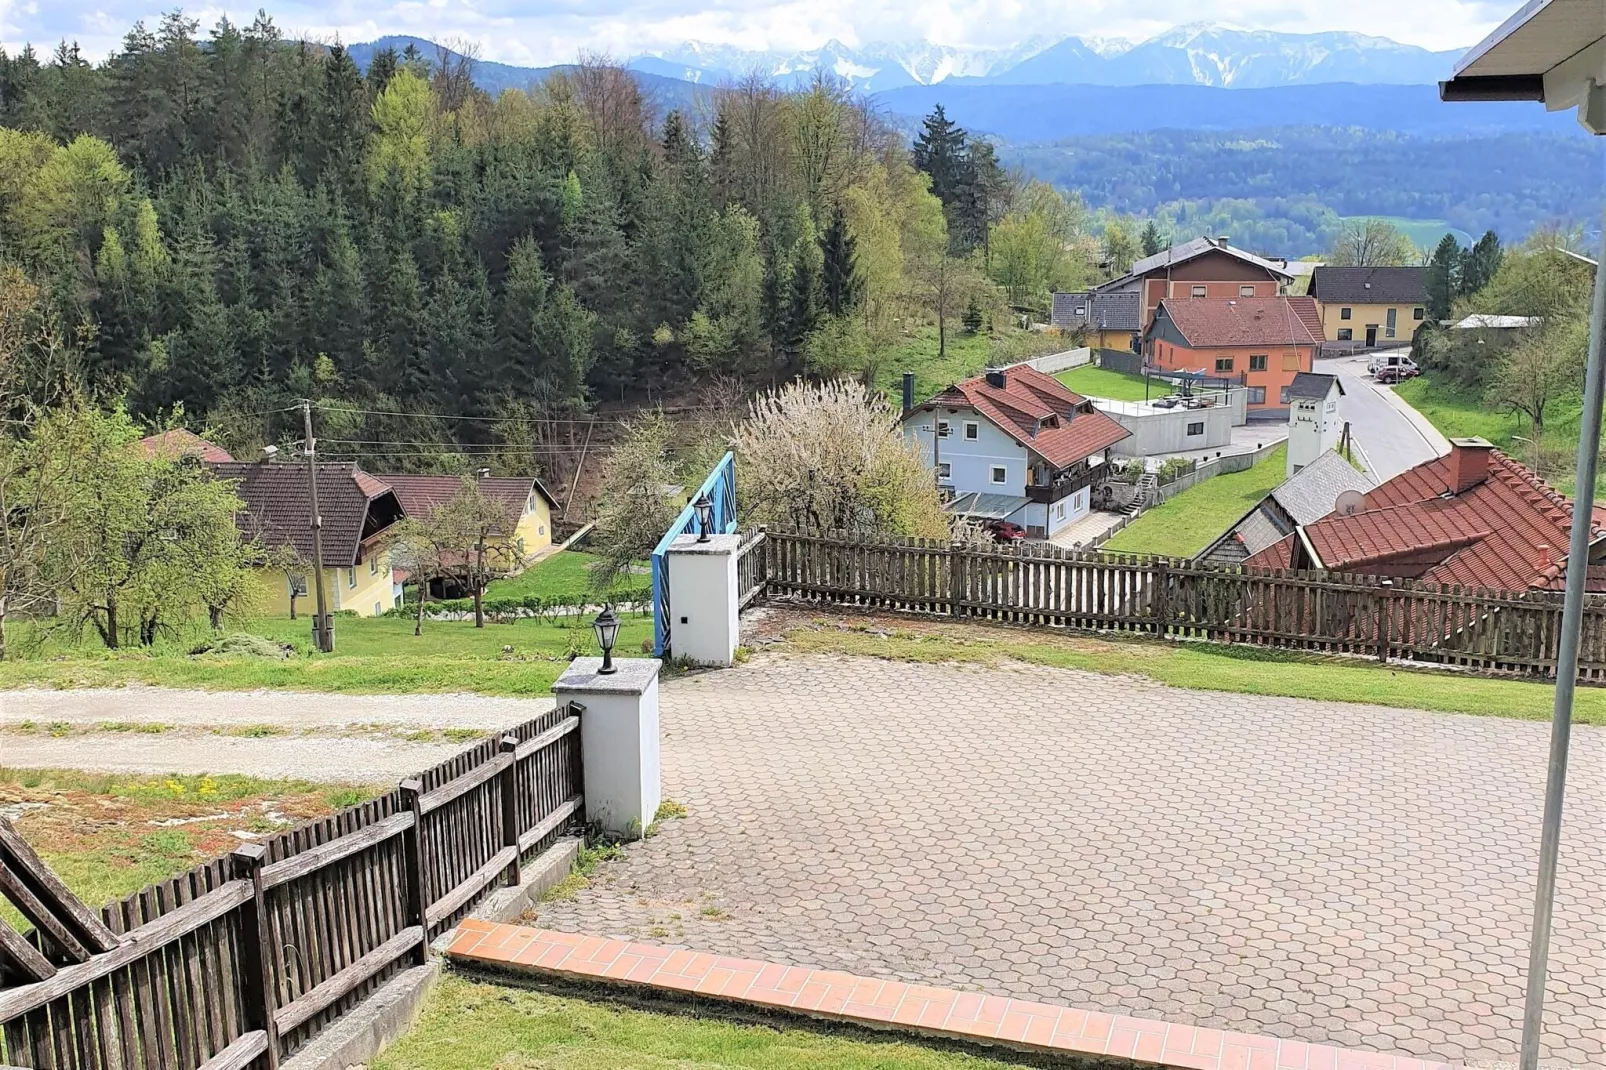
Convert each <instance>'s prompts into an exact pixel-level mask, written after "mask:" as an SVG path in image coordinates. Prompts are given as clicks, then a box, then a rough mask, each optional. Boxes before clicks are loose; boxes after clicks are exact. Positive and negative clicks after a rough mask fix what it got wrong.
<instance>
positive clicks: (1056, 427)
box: [903, 366, 1131, 539]
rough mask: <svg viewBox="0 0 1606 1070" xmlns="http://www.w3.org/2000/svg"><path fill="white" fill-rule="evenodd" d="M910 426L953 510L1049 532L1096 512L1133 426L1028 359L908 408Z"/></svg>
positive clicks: (1041, 534) (1038, 533)
mask: <svg viewBox="0 0 1606 1070" xmlns="http://www.w3.org/2000/svg"><path fill="white" fill-rule="evenodd" d="M903 430H904V434H905V436H907V437H908V438H909V439H911V440H912V441H913V442H915V443H916V445H917V446H918V448H919V450H920V455H921V457H922V458H923V459H924V460H925V463H926V465H927V466H928V467H930V466H933V465H934V466H935V468H936V479H937V483H938V486H940V487H942V488H943V489H944V490H945V491H947V492H949V493H950V494H951V495H952V502H951V504H950V509H951V510H953V511H954V512H958V513H961V514H963V515H967V516H972V517H975V518H977V519H984V520H1006V521H1008V522H1010V523H1012V524H1019V525H1021V526H1022V527H1024V528H1025V529H1026V531H1027V534H1028V535H1030V536H1031V537H1033V538H1039V539H1043V538H1050V537H1052V536H1053V535H1054V534H1055V533H1056V532H1058V531H1059V530H1060V529H1061V528H1063V527H1065V526H1067V525H1068V524H1071V523H1072V522H1074V521H1076V520H1077V519H1079V518H1081V517H1083V516H1086V515H1087V513H1088V511H1089V509H1090V506H1091V488H1092V486H1093V484H1094V483H1096V482H1098V481H1099V480H1100V479H1103V478H1104V476H1105V472H1106V465H1107V464H1108V463H1109V458H1110V447H1111V446H1113V445H1115V444H1116V443H1117V442H1120V441H1121V440H1122V439H1124V438H1126V437H1127V436H1128V435H1130V434H1131V432H1130V431H1128V430H1127V429H1126V428H1124V427H1122V426H1121V425H1120V424H1119V423H1117V422H1116V421H1115V420H1113V419H1111V418H1110V417H1109V416H1107V415H1105V414H1104V413H1102V412H1099V411H1098V410H1097V409H1095V408H1094V407H1093V403H1092V402H1091V401H1089V400H1088V399H1087V398H1084V397H1083V396H1082V395H1080V394H1078V393H1075V392H1074V391H1072V390H1070V389H1068V388H1066V387H1065V386H1064V384H1062V383H1060V382H1059V380H1057V379H1055V378H1053V377H1052V376H1049V375H1044V374H1043V373H1042V372H1039V371H1035V370H1033V369H1032V368H1029V367H1025V366H1016V367H1013V368H1006V369H996V370H993V371H989V372H988V373H987V374H986V375H980V376H977V377H976V378H974V379H966V380H965V381H964V382H962V383H955V384H954V385H953V386H950V387H948V388H947V389H945V390H943V391H942V392H941V393H939V394H937V395H935V396H934V397H932V398H930V399H929V400H928V401H926V402H924V403H923V404H920V405H916V406H915V407H914V408H912V409H911V410H909V412H907V413H905V414H904V420H903ZM934 430H935V432H936V434H935V435H934V434H933V431H934Z"/></svg>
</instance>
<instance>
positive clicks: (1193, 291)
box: [1188, 285, 1210, 297]
mask: <svg viewBox="0 0 1606 1070" xmlns="http://www.w3.org/2000/svg"><path fill="white" fill-rule="evenodd" d="M1188 296H1189V297H1209V296H1210V287H1208V286H1204V285H1199V286H1193V287H1190V288H1189V289H1188Z"/></svg>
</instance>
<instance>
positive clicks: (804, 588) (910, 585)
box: [760, 530, 1606, 682]
mask: <svg viewBox="0 0 1606 1070" xmlns="http://www.w3.org/2000/svg"><path fill="white" fill-rule="evenodd" d="M763 549H764V552H763V554H762V556H761V558H760V560H761V561H762V562H763V564H764V568H765V572H764V589H765V590H766V591H767V592H768V593H769V594H770V595H771V596H790V597H793V598H798V599H803V600H806V601H810V602H817V603H829V604H835V605H851V606H864V607H871V608H879V609H892V610H901V611H906V612H915V613H934V614H943V615H948V616H952V617H966V618H980V619H984V620H999V621H1009V622H1014V623H1019V624H1038V625H1054V626H1062V627H1068V628H1080V629H1088V630H1093V631H1114V632H1129V633H1137V634H1146V635H1153V636H1162V637H1172V638H1180V639H1192V640H1204V641H1208V642H1221V643H1245V644H1253V645H1256V646H1264V647H1277V648H1282V649H1288V650H1302V651H1313V652H1320V653H1330V654H1354V655H1363V656H1367V657H1374V658H1377V659H1379V660H1382V661H1387V660H1389V659H1391V658H1393V659H1400V660H1406V661H1421V662H1435V663H1440V664H1446V665H1455V666H1459V667H1463V668H1467V669H1472V670H1476V671H1480V672H1487V673H1496V674H1503V675H1520V676H1530V677H1547V678H1553V677H1554V676H1555V672H1556V656H1557V647H1558V643H1559V637H1560V633H1561V613H1562V596H1561V594H1560V593H1558V592H1549V591H1500V590H1492V589H1487V588H1468V587H1454V586H1440V585H1434V584H1422V583H1415V582H1413V581H1410V580H1395V581H1387V580H1380V579H1377V578H1374V577H1361V576H1336V575H1332V574H1328V573H1321V572H1303V571H1293V570H1271V569H1244V568H1231V569H1224V568H1218V567H1211V566H1208V565H1204V564H1201V563H1196V562H1193V561H1185V560H1176V559H1169V558H1162V557H1149V556H1136V555H1122V554H1109V553H1098V552H1090V551H1070V550H1060V549H1058V548H1055V547H1044V546H1037V545H1033V546H1029V547H1022V548H1008V547H979V548H971V547H966V546H963V545H959V544H954V543H949V542H947V541H942V540H922V539H896V538H888V537H885V536H876V537H859V536H851V535H840V534H830V535H805V534H800V533H796V532H783V531H776V530H770V531H768V532H767V533H766V535H765V542H764V547H763ZM1579 679H1580V680H1581V681H1585V682H1606V599H1602V598H1599V597H1596V596H1591V604H1590V606H1589V608H1588V609H1587V611H1586V613H1585V618H1584V636H1583V645H1582V651H1581V655H1580V661H1579Z"/></svg>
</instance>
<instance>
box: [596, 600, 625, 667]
mask: <svg viewBox="0 0 1606 1070" xmlns="http://www.w3.org/2000/svg"><path fill="white" fill-rule="evenodd" d="M591 630H592V631H594V632H596V633H597V645H598V646H600V647H601V648H602V668H600V669H598V670H597V672H598V673H599V674H601V675H603V676H608V675H611V674H613V673H616V672H618V671H619V669H618V667H617V666H615V665H614V663H613V644H614V641H615V640H617V639H618V638H619V618H618V617H616V616H614V615H613V607H612V606H603V607H602V612H601V613H598V614H597V619H596V620H594V621H592V622H591Z"/></svg>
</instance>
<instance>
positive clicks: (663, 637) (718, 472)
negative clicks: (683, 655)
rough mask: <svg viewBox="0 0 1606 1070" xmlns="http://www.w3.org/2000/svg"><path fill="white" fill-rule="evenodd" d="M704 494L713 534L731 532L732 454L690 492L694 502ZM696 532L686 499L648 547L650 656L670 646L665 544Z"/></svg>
mask: <svg viewBox="0 0 1606 1070" xmlns="http://www.w3.org/2000/svg"><path fill="white" fill-rule="evenodd" d="M704 494H706V495H708V500H709V501H711V502H713V503H714V526H713V530H714V532H715V533H716V534H718V533H723V534H726V535H729V534H732V533H733V532H735V530H736V455H735V454H734V453H727V454H725V456H724V457H722V458H720V461H719V463H718V464H716V465H715V466H714V470H713V471H712V472H710V473H708V478H707V479H705V480H703V485H702V486H701V487H698V488H697V493H696V494H693V495H692V496H691V500H692V501H693V502H695V501H696V500H697V499H698V498H699V497H700V496H701V495H704ZM696 533H697V511H696V510H695V509H693V508H692V506H691V503H690V502H688V503H687V505H686V508H684V509H682V510H681V511H680V515H679V516H677V517H676V518H675V522H674V523H673V524H671V525H669V530H668V531H666V532H664V537H663V538H661V539H659V540H658V545H657V546H656V547H655V548H654V549H653V551H652V640H653V642H652V645H653V656H654V657H659V658H661V657H663V656H664V654H665V653H666V652H667V651H669V650H670V644H669V565H668V559H667V558H666V556H665V555H666V553H667V552H668V550H669V544H670V543H672V542H674V541H675V537H676V536H677V535H688V534H691V535H694V534H696Z"/></svg>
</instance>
